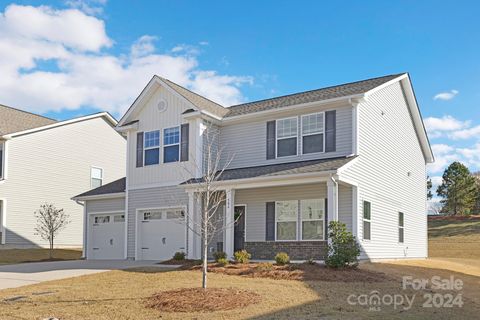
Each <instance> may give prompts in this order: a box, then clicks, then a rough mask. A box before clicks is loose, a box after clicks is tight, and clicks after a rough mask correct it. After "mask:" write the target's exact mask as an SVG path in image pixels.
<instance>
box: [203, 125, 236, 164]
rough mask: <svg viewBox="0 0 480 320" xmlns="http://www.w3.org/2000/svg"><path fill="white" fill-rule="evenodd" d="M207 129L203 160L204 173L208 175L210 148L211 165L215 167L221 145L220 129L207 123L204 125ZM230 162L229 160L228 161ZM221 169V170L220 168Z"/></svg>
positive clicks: (204, 137) (204, 138) (204, 139)
mask: <svg viewBox="0 0 480 320" xmlns="http://www.w3.org/2000/svg"><path fill="white" fill-rule="evenodd" d="M204 124H205V125H206V127H207V130H206V131H205V133H206V134H204V135H203V138H202V139H203V142H202V145H203V159H202V168H203V172H204V173H206V172H207V170H208V157H207V153H208V148H209V147H210V148H211V159H210V165H213V166H214V165H215V157H216V156H217V152H218V150H219V144H220V128H219V126H217V125H216V124H214V123H211V122H205V123H204ZM223 155H224V156H226V158H227V159H230V158H231V157H229V155H227V154H223ZM227 161H228V160H227ZM219 169H221V168H219Z"/></svg>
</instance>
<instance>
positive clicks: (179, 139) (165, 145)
mask: <svg viewBox="0 0 480 320" xmlns="http://www.w3.org/2000/svg"><path fill="white" fill-rule="evenodd" d="M173 128H178V143H172V144H163V146H162V148H163V157H162V160H163V161H162V163H164V164H166V163H175V162H180V156H181V150H180V147H181V146H180V145H181V143H182V128H181V125H178V126H173V127H168V128H163V129H162V131H163V139H165V130H167V129H173ZM164 142H165V141H164ZM172 146H178V160H177V161H169V162H165V158H164V157H165V148H166V147H172Z"/></svg>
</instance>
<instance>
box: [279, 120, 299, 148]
mask: <svg viewBox="0 0 480 320" xmlns="http://www.w3.org/2000/svg"><path fill="white" fill-rule="evenodd" d="M297 122H298V119H297V118H296V117H294V118H288V119H281V120H277V157H286V156H295V155H297V136H298V131H297Z"/></svg>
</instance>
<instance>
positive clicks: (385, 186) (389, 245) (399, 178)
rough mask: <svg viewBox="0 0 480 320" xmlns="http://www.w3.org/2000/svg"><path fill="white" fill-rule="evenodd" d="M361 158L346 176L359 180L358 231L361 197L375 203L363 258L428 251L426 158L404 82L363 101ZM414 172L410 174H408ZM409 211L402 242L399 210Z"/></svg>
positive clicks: (360, 109) (424, 253) (360, 123)
mask: <svg viewBox="0 0 480 320" xmlns="http://www.w3.org/2000/svg"><path fill="white" fill-rule="evenodd" d="M358 113H359V131H360V132H359V139H360V140H359V154H360V155H359V157H358V159H357V160H356V161H355V163H354V164H353V165H352V166H350V167H349V168H348V169H347V170H346V171H345V172H344V173H342V175H344V176H345V177H347V178H350V179H353V180H354V181H357V182H358V188H359V195H358V208H359V213H358V222H359V223H358V231H359V237H360V239H362V235H363V230H362V229H363V223H362V221H363V220H362V217H363V206H362V201H363V200H365V201H370V202H371V240H361V241H360V243H361V247H362V251H363V253H362V257H363V258H372V259H375V258H404V257H408V258H413V257H426V256H427V216H426V190H425V178H426V168H425V159H424V156H423V153H422V150H421V147H420V144H419V141H418V139H417V136H416V132H415V129H414V126H413V122H412V119H411V115H410V113H409V110H408V107H407V103H406V99H405V97H404V94H403V89H402V87H401V84H400V83H399V82H396V83H394V84H391V85H390V86H388V87H385V88H383V89H381V90H380V91H378V92H376V93H374V94H373V95H372V96H370V97H369V98H368V99H367V101H366V102H364V103H361V104H360V105H359V106H358ZM409 173H410V175H409ZM399 211H402V212H404V214H405V242H404V243H403V244H399V243H398V212H399Z"/></svg>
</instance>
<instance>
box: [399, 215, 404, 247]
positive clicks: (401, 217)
mask: <svg viewBox="0 0 480 320" xmlns="http://www.w3.org/2000/svg"><path fill="white" fill-rule="evenodd" d="M403 229H404V226H403V212H399V213H398V242H400V243H403V236H404V231H403Z"/></svg>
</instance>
